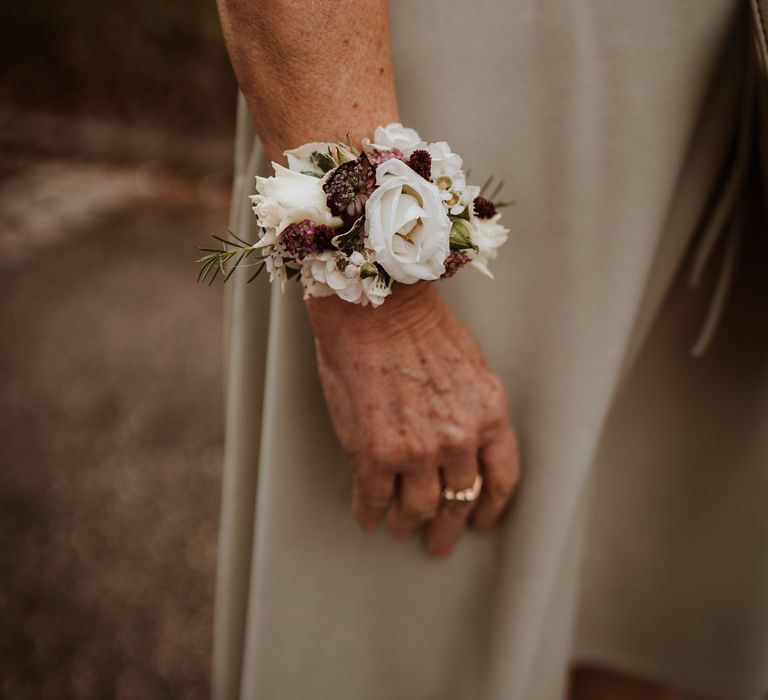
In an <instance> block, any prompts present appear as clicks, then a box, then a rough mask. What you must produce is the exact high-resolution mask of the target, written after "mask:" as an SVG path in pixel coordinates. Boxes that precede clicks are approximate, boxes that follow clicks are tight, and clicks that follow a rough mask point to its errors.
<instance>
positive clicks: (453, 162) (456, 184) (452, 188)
mask: <svg viewBox="0 0 768 700" xmlns="http://www.w3.org/2000/svg"><path fill="white" fill-rule="evenodd" d="M427 151H428V152H429V155H430V156H431V158H432V182H434V183H435V184H436V185H437V188H438V189H439V190H440V194H441V196H442V198H443V201H444V202H445V205H446V206H447V207H448V210H449V211H450V213H451V214H453V215H454V216H455V215H457V214H460V213H461V212H462V211H463V210H464V209H465V208H466V207H467V206H468V205H469V204H471V203H472V200H473V199H474V198H475V197H476V196H477V195H478V194H480V189H479V188H478V187H470V186H468V185H467V176H466V175H465V173H464V171H463V170H462V166H463V161H462V159H461V156H460V155H458V154H457V153H454V152H453V151H452V150H451V147H450V146H449V145H448V143H447V142H446V141H438V142H437V143H430V144H429V146H427Z"/></svg>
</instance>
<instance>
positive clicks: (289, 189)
mask: <svg viewBox="0 0 768 700" xmlns="http://www.w3.org/2000/svg"><path fill="white" fill-rule="evenodd" d="M272 167H273V168H274V169H275V174H274V176H273V177H257V178H256V191H257V192H258V194H255V195H253V196H252V197H251V201H252V202H253V211H254V212H255V213H256V217H257V219H258V223H259V226H261V227H263V228H265V229H266V231H267V233H266V235H265V236H264V238H262V239H261V241H259V243H258V244H257V247H261V246H265V245H272V244H273V243H274V242H275V241H276V240H277V234H278V233H280V231H282V230H283V229H284V228H285V227H286V226H287V225H288V224H294V223H297V222H299V221H303V220H304V219H309V220H310V221H312V222H313V223H315V224H326V225H327V226H332V227H336V226H340V225H341V219H339V218H338V217H336V216H333V214H331V211H330V209H328V205H327V204H326V195H325V192H323V181H322V180H321V179H319V178H316V177H313V176H312V175H302V174H301V173H297V172H294V171H293V170H289V169H288V168H285V167H283V166H282V165H280V164H278V163H272Z"/></svg>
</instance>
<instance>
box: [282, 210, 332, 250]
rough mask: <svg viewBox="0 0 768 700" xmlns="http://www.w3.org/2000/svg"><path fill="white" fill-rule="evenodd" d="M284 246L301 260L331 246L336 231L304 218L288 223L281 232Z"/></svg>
mask: <svg viewBox="0 0 768 700" xmlns="http://www.w3.org/2000/svg"><path fill="white" fill-rule="evenodd" d="M280 235H281V236H282V241H283V246H284V247H285V249H286V250H287V251H288V252H289V253H290V254H291V256H292V257H294V258H298V259H299V260H301V259H302V258H304V256H305V255H307V254H309V253H319V252H320V251H322V250H327V249H328V248H331V247H332V245H331V238H333V237H334V235H336V232H335V231H334V230H333V229H332V228H331V227H330V226H325V225H324V224H317V225H316V224H313V223H312V222H311V221H310V220H309V219H304V220H303V221H299V222H297V223H295V224H288V226H286V227H285V228H284V229H283V230H282V232H281V234H280Z"/></svg>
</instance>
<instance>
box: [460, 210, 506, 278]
mask: <svg viewBox="0 0 768 700" xmlns="http://www.w3.org/2000/svg"><path fill="white" fill-rule="evenodd" d="M500 218H501V214H494V215H493V217H491V218H490V219H481V218H479V217H477V216H475V217H473V220H472V242H473V243H474V244H475V245H476V246H477V252H476V253H475V254H474V255H473V257H472V260H471V261H470V262H469V265H471V266H472V267H474V268H475V269H476V270H478V271H479V272H482V273H483V274H484V275H486V276H488V277H490V278H491V279H493V275H492V274H491V272H490V271H489V270H488V262H489V261H490V260H493V259H494V258H495V257H496V256H497V255H498V250H497V249H498V248H499V247H500V246H502V245H503V244H504V242H505V241H506V240H507V236H509V229H508V228H505V227H504V226H502V225H501V224H500V223H499V219H500Z"/></svg>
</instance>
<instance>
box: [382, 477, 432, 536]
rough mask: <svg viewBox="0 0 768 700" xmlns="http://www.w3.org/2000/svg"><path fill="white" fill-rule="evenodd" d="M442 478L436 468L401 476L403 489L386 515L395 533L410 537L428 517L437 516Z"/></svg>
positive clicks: (388, 524) (390, 527)
mask: <svg viewBox="0 0 768 700" xmlns="http://www.w3.org/2000/svg"><path fill="white" fill-rule="evenodd" d="M440 489H441V486H440V478H439V476H438V472H437V469H436V468H431V469H429V468H425V469H423V470H420V471H418V472H413V473H409V474H402V475H401V476H400V493H399V497H398V498H397V499H396V501H395V503H394V505H393V507H392V508H391V509H390V511H389V515H388V516H387V526H388V527H389V529H390V531H391V532H392V534H393V535H394V536H395V537H398V538H400V539H408V538H409V537H411V536H412V535H413V534H414V533H415V532H416V530H417V529H418V528H419V526H420V525H421V524H422V523H423V522H424V521H425V520H429V519H431V518H433V517H435V514H436V513H437V507H438V505H439V503H440Z"/></svg>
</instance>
